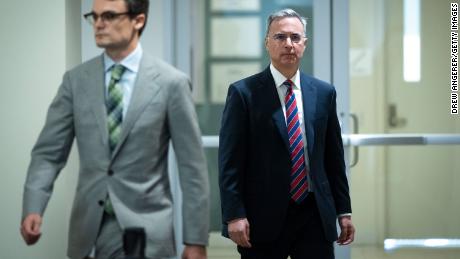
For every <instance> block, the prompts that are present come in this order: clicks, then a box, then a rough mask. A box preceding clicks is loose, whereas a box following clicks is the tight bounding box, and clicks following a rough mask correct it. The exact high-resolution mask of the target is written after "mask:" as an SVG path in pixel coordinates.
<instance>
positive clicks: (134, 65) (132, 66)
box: [104, 43, 143, 73]
mask: <svg viewBox="0 0 460 259" xmlns="http://www.w3.org/2000/svg"><path fill="white" fill-rule="evenodd" d="M142 53H143V50H142V46H141V44H140V43H139V44H137V47H136V48H135V49H134V51H133V52H131V53H130V54H129V55H128V56H127V57H125V58H124V59H123V60H121V61H120V62H119V64H121V65H123V66H124V67H125V68H126V69H128V70H130V71H131V72H134V73H137V71H138V70H139V65H140V63H141V58H142ZM113 65H115V61H113V60H112V59H111V58H110V57H109V55H107V53H105V52H104V71H105V72H107V71H109V69H111V68H112V66H113Z"/></svg>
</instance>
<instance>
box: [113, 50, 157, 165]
mask: <svg viewBox="0 0 460 259" xmlns="http://www.w3.org/2000/svg"><path fill="white" fill-rule="evenodd" d="M157 76H159V73H158V68H156V67H155V63H154V61H153V59H152V58H150V57H149V56H147V55H145V54H144V56H143V57H142V60H141V64H140V66H139V71H138V73H137V78H136V83H135V84H134V89H133V94H132V97H131V100H130V102H129V107H128V111H127V112H126V117H125V118H124V120H123V124H122V128H121V137H120V140H119V142H118V145H117V146H116V147H115V149H114V151H113V152H112V159H113V158H114V157H115V155H116V154H117V153H118V151H119V150H120V147H121V146H122V145H123V142H124V141H125V140H126V138H127V136H128V135H129V132H130V131H131V129H132V127H133V126H134V124H135V122H136V120H137V119H138V118H139V115H140V114H141V113H142V111H143V110H144V109H145V107H146V106H147V105H148V104H149V103H150V101H151V100H152V98H153V97H154V96H155V95H156V93H158V91H159V90H160V86H159V85H158V84H157V83H156V82H155V78H156V77H157Z"/></svg>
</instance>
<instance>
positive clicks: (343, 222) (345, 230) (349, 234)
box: [337, 216, 355, 245]
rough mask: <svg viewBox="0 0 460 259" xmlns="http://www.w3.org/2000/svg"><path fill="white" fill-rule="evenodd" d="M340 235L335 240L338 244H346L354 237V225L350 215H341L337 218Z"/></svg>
mask: <svg viewBox="0 0 460 259" xmlns="http://www.w3.org/2000/svg"><path fill="white" fill-rule="evenodd" d="M339 225H340V229H341V232H340V236H339V239H338V240H337V244H339V245H348V244H350V243H351V242H353V240H354V239H355V227H354V226H353V223H352V222H351V216H343V217H340V218H339Z"/></svg>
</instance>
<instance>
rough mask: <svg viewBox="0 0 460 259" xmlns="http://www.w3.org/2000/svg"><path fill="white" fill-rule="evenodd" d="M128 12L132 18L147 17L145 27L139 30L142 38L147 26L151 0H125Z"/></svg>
mask: <svg viewBox="0 0 460 259" xmlns="http://www.w3.org/2000/svg"><path fill="white" fill-rule="evenodd" d="M124 1H125V3H126V7H127V8H128V12H129V13H130V16H131V18H134V17H136V16H137V15H139V14H144V15H145V23H144V26H142V28H141V29H140V30H139V36H141V34H142V31H143V30H144V28H145V26H146V25H147V17H148V16H149V0H124Z"/></svg>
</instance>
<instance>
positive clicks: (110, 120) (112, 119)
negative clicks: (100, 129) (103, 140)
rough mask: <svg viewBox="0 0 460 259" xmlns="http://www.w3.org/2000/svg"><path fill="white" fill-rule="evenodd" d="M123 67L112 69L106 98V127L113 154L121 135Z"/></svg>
mask: <svg viewBox="0 0 460 259" xmlns="http://www.w3.org/2000/svg"><path fill="white" fill-rule="evenodd" d="M124 71H125V67H124V66H122V65H120V64H117V65H114V66H113V67H112V75H111V78H110V82H109V94H108V96H107V127H108V129H109V146H110V151H111V152H113V150H114V149H115V147H116V146H117V144H118V141H119V139H120V135H121V123H122V122H123V89H122V87H121V85H120V84H119V81H120V79H121V76H122V74H123V72H124Z"/></svg>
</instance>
